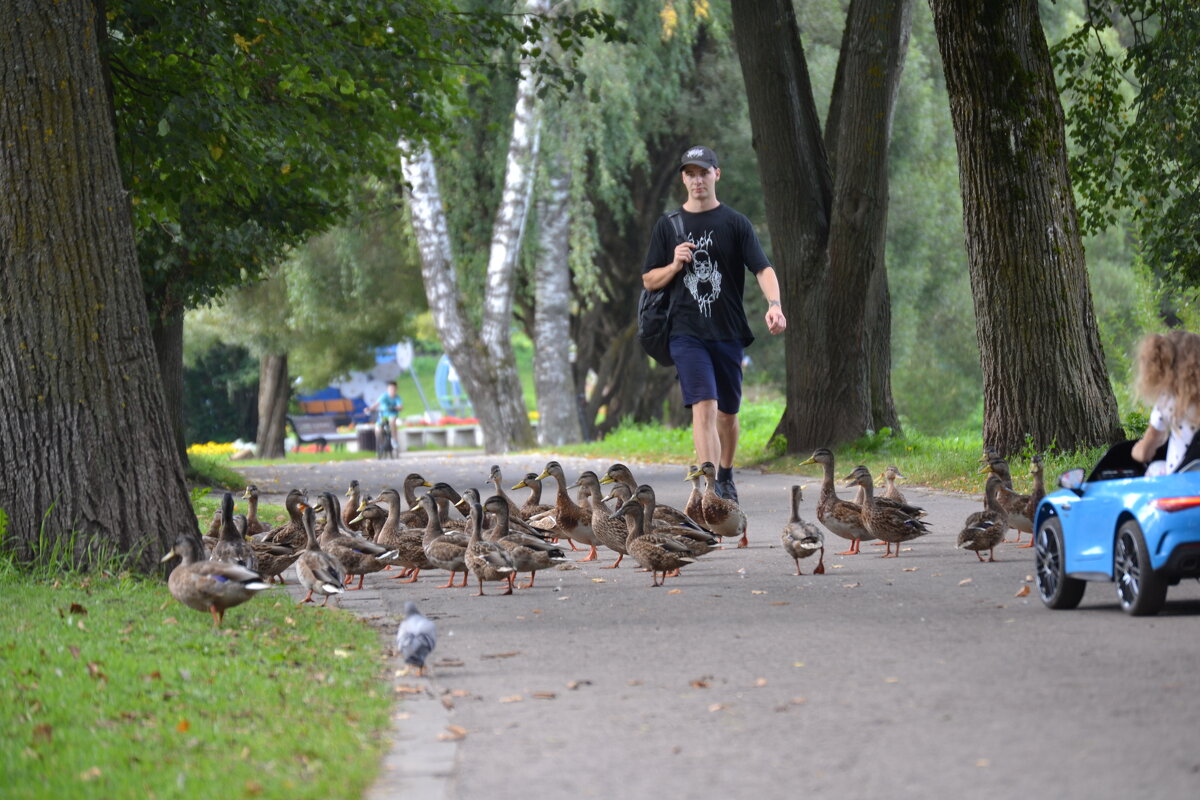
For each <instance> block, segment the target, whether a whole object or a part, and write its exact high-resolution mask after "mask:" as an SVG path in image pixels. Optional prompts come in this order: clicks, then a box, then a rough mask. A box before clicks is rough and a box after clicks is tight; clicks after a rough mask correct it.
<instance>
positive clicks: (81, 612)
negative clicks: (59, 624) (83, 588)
mask: <svg viewBox="0 0 1200 800" xmlns="http://www.w3.org/2000/svg"><path fill="white" fill-rule="evenodd" d="M67 613H68V614H76V615H78V616H80V617H84V616H87V609H86V608H84V607H83V606H81V605H79V603H71V607H70V608H69V609H67Z"/></svg>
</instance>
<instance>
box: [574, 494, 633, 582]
mask: <svg viewBox="0 0 1200 800" xmlns="http://www.w3.org/2000/svg"><path fill="white" fill-rule="evenodd" d="M578 483H579V486H580V487H581V488H583V489H585V490H587V493H588V496H589V497H592V498H600V497H602V491H601V489H600V477H599V476H598V475H596V473H594V472H592V471H591V470H584V471H583V472H581V473H579V481H578ZM591 527H592V538H593V539H595V540H596V543H597V544H602V545H604V546H605V547H607V548H608V549H609V550H612V551H613V552H614V553H616V554H617V560H616V561H614V562H613V563H611V564H609V565H607V566H604V567H601V569H616V568H617V567H619V566H621V559H623V558H624V557H625V555H626V553H628V550H626V549H625V540H626V539H628V538H629V529H628V528H626V527H625V520H624V519H622V518H620V517H618V518H616V519H613V518H612V515H611V513H610V512H609V510H608V509H607V508H605V507H604V503H603V502H602V501H601V500H600V499H596V500H595V502H593V503H592V519H591Z"/></svg>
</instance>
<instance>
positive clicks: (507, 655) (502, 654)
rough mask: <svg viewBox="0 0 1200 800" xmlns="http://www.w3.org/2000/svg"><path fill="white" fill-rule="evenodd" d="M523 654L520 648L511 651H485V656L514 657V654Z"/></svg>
mask: <svg viewBox="0 0 1200 800" xmlns="http://www.w3.org/2000/svg"><path fill="white" fill-rule="evenodd" d="M519 655H521V651H520V650H513V651H512V652H509V653H484V654H483V656H482V657H483V658H512V657H513V656H519Z"/></svg>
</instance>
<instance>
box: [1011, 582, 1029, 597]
mask: <svg viewBox="0 0 1200 800" xmlns="http://www.w3.org/2000/svg"><path fill="white" fill-rule="evenodd" d="M1028 595H1029V584H1026V585H1024V586H1022V587H1021V588H1020V589H1017V593H1016V594H1015V595H1013V597H1027V596H1028Z"/></svg>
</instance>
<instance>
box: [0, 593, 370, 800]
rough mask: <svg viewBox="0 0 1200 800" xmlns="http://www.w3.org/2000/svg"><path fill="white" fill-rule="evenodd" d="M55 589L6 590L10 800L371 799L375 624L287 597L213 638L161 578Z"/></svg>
mask: <svg viewBox="0 0 1200 800" xmlns="http://www.w3.org/2000/svg"><path fill="white" fill-rule="evenodd" d="M54 578H55V580H54V582H53V583H51V582H50V581H38V580H33V579H30V578H29V577H14V576H7V577H3V578H0V591H3V592H4V595H5V598H6V600H5V602H6V604H7V606H8V617H7V618H8V620H9V623H8V624H6V625H5V626H4V628H3V632H0V650H2V651H3V652H4V654H5V657H4V661H3V666H2V667H0V676H2V677H0V738H2V739H3V741H4V742H5V743H6V746H5V747H2V748H0V772H3V774H4V776H5V792H4V794H5V797H11V798H14V800H15V799H16V798H31V799H32V798H44V797H85V796H86V797H112V798H141V797H160V798H165V797H174V798H185V797H195V796H197V795H198V794H203V793H204V792H205V791H209V790H211V789H212V788H213V787H222V788H221V789H220V792H219V793H220V794H224V795H228V796H238V797H242V796H254V797H261V798H288V800H299V798H322V797H334V796H339V797H357V796H361V795H362V794H363V792H364V791H365V789H366V788H367V786H368V785H369V784H370V782H371V780H372V778H373V777H374V774H375V772H376V770H377V769H378V764H379V759H380V757H381V756H382V750H383V747H384V742H385V738H384V737H383V736H382V733H383V731H384V730H385V728H386V726H387V720H388V713H389V709H390V708H391V698H390V697H389V692H387V690H386V687H385V686H384V684H383V682H382V681H381V680H380V673H381V669H382V663H381V660H380V657H379V639H378V635H377V633H376V632H375V631H374V630H373V629H371V628H370V627H368V626H367V625H365V624H363V623H362V622H360V621H358V620H357V619H355V618H353V617H352V616H351V615H350V614H348V613H346V612H343V611H339V610H334V609H324V610H314V609H304V610H300V611H297V610H296V609H295V608H294V606H293V604H292V602H291V600H290V599H289V598H288V596H287V595H286V594H285V593H284V592H283V591H282V590H279V589H274V590H268V591H267V592H264V593H263V594H262V595H260V596H259V597H258V598H256V599H254V600H252V601H251V602H250V603H248V604H247V605H244V606H240V607H238V608H235V609H233V610H231V611H230V612H229V613H228V614H227V615H226V618H225V627H224V629H223V630H221V631H214V630H213V629H212V621H211V618H210V617H209V615H208V614H199V613H196V612H194V611H192V610H191V609H189V608H185V607H184V606H182V605H180V604H179V603H177V602H176V601H174V600H173V599H171V597H170V595H168V593H167V591H166V587H165V586H163V584H162V583H161V582H158V581H149V580H146V581H143V580H132V579H102V580H96V579H87V578H84V579H82V580H80V579H78V578H75V577H71V576H69V575H57V576H54ZM314 720H319V722H314ZM314 726H315V727H318V728H320V731H321V734H320V736H319V738H318V739H314V738H313V733H312V731H313V729H314Z"/></svg>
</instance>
